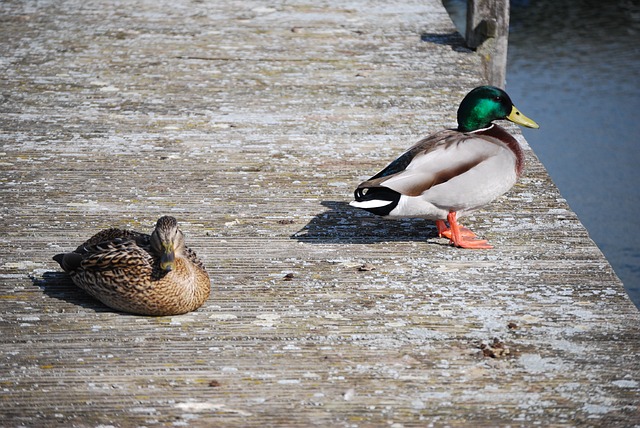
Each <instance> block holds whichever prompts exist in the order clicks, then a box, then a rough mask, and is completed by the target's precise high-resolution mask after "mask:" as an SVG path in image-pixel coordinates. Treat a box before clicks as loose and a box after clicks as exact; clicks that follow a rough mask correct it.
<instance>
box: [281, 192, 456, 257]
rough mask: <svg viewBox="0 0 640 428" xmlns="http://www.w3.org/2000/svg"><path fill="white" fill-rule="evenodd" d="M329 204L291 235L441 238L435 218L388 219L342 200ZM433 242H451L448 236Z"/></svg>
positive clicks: (352, 240)
mask: <svg viewBox="0 0 640 428" xmlns="http://www.w3.org/2000/svg"><path fill="white" fill-rule="evenodd" d="M321 203H322V205H323V206H324V207H326V208H328V211H324V212H322V213H320V214H317V215H316V216H315V217H313V218H312V219H311V220H310V221H309V222H308V223H307V224H306V225H305V226H304V227H303V228H302V229H300V230H298V231H297V232H295V233H294V234H293V235H291V239H296V240H298V241H300V242H306V243H311V244H314V243H316V244H327V243H340V244H372V243H378V242H404V241H409V242H410V241H420V242H425V241H427V240H429V239H431V238H437V237H438V232H437V230H436V228H435V225H434V223H433V222H432V221H428V220H422V219H415V218H412V219H406V220H399V221H398V220H385V219H383V218H381V217H378V216H375V215H373V214H370V213H368V212H366V211H363V210H361V209H358V208H353V207H352V206H350V205H349V204H348V203H346V202H342V201H323V202H321ZM429 243H433V244H440V245H447V246H448V240H444V239H443V240H442V242H436V241H430V242H429Z"/></svg>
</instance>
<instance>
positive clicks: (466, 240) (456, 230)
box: [447, 211, 493, 250]
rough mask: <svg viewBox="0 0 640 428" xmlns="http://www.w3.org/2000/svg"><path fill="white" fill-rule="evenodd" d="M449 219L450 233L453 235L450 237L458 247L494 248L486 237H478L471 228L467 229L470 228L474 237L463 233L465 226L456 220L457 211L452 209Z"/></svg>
mask: <svg viewBox="0 0 640 428" xmlns="http://www.w3.org/2000/svg"><path fill="white" fill-rule="evenodd" d="M447 220H448V221H449V227H450V235H451V236H450V237H449V240H450V241H451V243H453V245H455V246H456V247H460V248H472V249H487V250H488V249H490V248H493V246H492V245H489V243H488V241H486V240H484V239H476V238H475V236H476V235H475V234H474V233H473V232H471V231H470V230H469V229H466V230H469V232H471V235H473V236H472V237H471V236H469V235H468V234H466V233H463V231H462V230H463V229H464V228H462V227H460V225H459V224H458V222H457V221H456V212H455V211H451V212H450V213H449V215H447Z"/></svg>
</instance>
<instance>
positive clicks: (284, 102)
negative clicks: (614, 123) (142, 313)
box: [0, 0, 640, 426]
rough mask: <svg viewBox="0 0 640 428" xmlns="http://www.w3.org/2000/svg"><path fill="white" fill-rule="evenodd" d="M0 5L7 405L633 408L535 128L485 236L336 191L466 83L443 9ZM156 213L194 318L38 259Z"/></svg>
mask: <svg viewBox="0 0 640 428" xmlns="http://www.w3.org/2000/svg"><path fill="white" fill-rule="evenodd" d="M0 12H1V16H2V25H1V26H0V40H2V42H1V43H0V56H1V58H2V60H1V62H0V67H1V69H2V73H0V76H2V77H1V78H0V84H1V85H2V90H1V91H0V93H1V94H2V98H1V100H0V110H1V111H2V132H1V133H0V139H1V141H2V149H1V151H2V159H1V166H0V180H1V183H2V185H1V187H0V191H1V192H2V201H1V207H2V217H1V220H0V221H1V226H2V230H3V234H2V237H1V238H0V278H1V283H0V307H1V309H2V315H1V318H0V326H1V329H2V339H1V340H2V347H1V348H0V384H1V388H0V415H1V416H2V420H3V424H4V425H7V426H19V425H27V426H51V425H53V424H56V423H59V424H62V425H65V426H97V425H113V426H161V425H178V426H181V425H188V426H207V425H210V426H211V425H212V426H219V425H227V426H258V425H260V426H274V425H291V426H310V425H319V426H380V425H383V426H386V425H389V426H426V425H429V424H433V425H448V426H469V425H489V424H492V425H511V426H531V425H534V424H539V425H545V426H549V425H600V426H604V425H607V426H633V425H634V424H638V423H640V417H639V412H638V404H639V401H640V400H639V398H638V392H639V390H640V377H639V375H638V373H639V372H640V361H639V360H638V357H637V356H638V351H639V348H640V340H639V339H640V337H639V336H640V334H639V326H640V323H639V321H640V317H639V315H638V312H637V310H636V309H635V308H634V307H633V305H632V304H631V302H630V301H629V299H628V298H627V296H626V295H625V292H624V290H623V287H622V285H621V283H620V281H619V280H618V279H617V278H616V276H615V274H614V273H613V271H612V270H611V268H610V266H609V265H608V263H607V262H606V260H605V259H604V258H603V256H602V254H601V253H600V251H599V250H598V249H597V247H596V246H595V245H594V244H593V242H592V241H591V240H590V239H589V236H588V234H587V232H586V231H585V229H584V228H583V227H582V225H581V224H580V222H579V221H578V219H577V217H576V216H575V214H574V213H573V212H571V211H570V209H569V207H568V206H567V205H566V203H565V202H564V200H563V199H562V197H561V195H559V193H558V191H557V189H556V188H555V186H554V185H553V183H552V182H551V181H550V179H549V177H548V176H547V174H546V172H545V171H544V168H543V167H542V166H541V165H540V164H539V162H538V161H537V160H536V158H535V156H534V154H533V153H532V152H531V151H530V150H529V149H528V148H527V157H528V165H527V172H526V175H525V177H523V179H522V180H521V182H520V183H519V184H518V185H517V186H516V188H514V189H513V191H511V192H510V193H509V194H508V195H506V196H505V197H504V198H501V199H500V200H499V201H497V202H496V203H494V204H492V205H491V206H489V207H487V208H486V209H485V210H483V211H482V212H478V213H477V214H476V215H475V216H473V217H471V218H469V219H466V222H465V224H469V225H472V226H473V228H474V230H476V231H477V232H478V233H479V234H480V235H481V236H483V237H487V238H489V239H490V240H491V242H492V243H493V244H495V245H496V249H495V250H493V251H477V252H475V251H461V250H457V249H454V248H451V247H449V246H448V245H447V244H446V242H445V241H444V240H441V239H438V238H436V237H435V230H434V228H433V227H432V225H431V224H429V223H427V222H420V221H404V222H385V221H383V220H380V219H377V218H374V217H372V216H369V215H368V214H366V213H363V212H360V211H357V210H354V209H352V208H349V207H348V205H347V202H348V201H349V200H350V197H351V191H352V189H353V187H354V186H355V185H356V184H357V183H358V182H359V180H360V179H361V178H363V177H365V176H367V175H368V174H370V173H372V172H373V171H375V170H377V169H379V168H380V167H382V166H384V165H385V164H386V163H387V162H388V161H389V160H391V159H392V158H393V157H394V156H395V155H397V154H398V153H399V152H400V151H401V150H403V149H404V148H406V147H407V146H409V145H410V144H412V143H413V142H414V141H416V140H417V138H419V136H421V135H424V134H426V133H429V132H433V131H435V130H437V129H440V128H442V127H444V126H451V125H453V124H454V122H455V110H456V107H457V103H458V102H459V101H460V99H461V98H462V96H463V95H464V94H465V93H466V92H467V91H468V90H469V89H470V88H472V87H474V86H476V85H478V84H481V83H482V80H481V79H482V78H481V61H480V58H479V56H478V55H477V54H476V53H473V52H470V51H468V50H467V49H465V48H464V47H463V46H464V41H463V40H462V38H461V37H460V36H459V35H457V33H455V30H454V28H453V25H452V23H451V22H450V20H449V19H448V17H447V15H446V12H445V10H444V9H443V7H442V6H441V4H440V3H439V2H437V1H435V0H427V1H423V0H421V1H411V0H407V1H402V2H400V3H397V2H396V3H394V4H393V5H387V4H386V3H378V2H372V1H365V0H362V1H352V2H347V3H346V4H345V3H342V2H333V1H328V2H322V3H321V4H316V3H310V2H305V1H297V2H271V3H269V4H268V5H266V4H265V3H264V2H259V1H244V0H243V1H242V2H240V1H237V2H236V1H229V2H189V3H181V2H166V1H163V0H160V1H153V2H145V1H130V2H87V1H74V0H67V1H64V2H18V1H5V2H2V3H0ZM515 101H516V103H517V105H518V106H519V107H520V108H521V109H522V110H523V112H525V113H526V114H528V115H530V116H531V117H533V118H535V112H533V111H528V110H527V109H526V100H515ZM541 125H542V126H544V124H541ZM511 129H513V128H511ZM513 130H514V132H517V130H515V129H513ZM519 138H520V139H521V137H519ZM521 141H522V143H523V144H524V145H525V146H526V143H525V142H524V141H523V140H522V139H521ZM162 214H173V215H175V216H176V217H178V218H179V220H180V221H181V225H182V227H183V230H184V231H185V233H186V235H187V242H188V244H189V245H190V246H191V247H193V248H194V249H196V250H197V252H198V254H199V255H200V256H201V257H202V259H203V260H204V261H205V264H206V266H207V268H208V270H209V271H210V273H211V277H212V279H213V281H214V289H213V294H212V297H211V298H210V300H209V301H208V302H207V303H206V304H205V305H204V306H203V307H202V308H201V309H200V310H198V311H197V312H194V313H191V314H188V315H185V316H179V317H163V318H148V317H136V316H128V315H122V314H118V313H114V312H112V311H110V310H108V309H107V308H105V307H103V306H101V305H100V304H98V303H96V302H94V301H92V300H91V299H89V298H88V297H86V296H85V295H83V294H82V293H80V292H79V291H77V290H75V289H74V288H73V286H72V285H71V283H70V281H69V279H68V278H67V277H65V276H64V275H62V274H61V273H60V272H59V269H58V268H57V266H56V264H55V262H53V261H52V260H51V256H52V255H53V254H56V253H57V252H60V251H61V250H68V249H72V248H74V247H75V246H76V245H77V244H78V243H79V242H81V241H82V240H83V239H84V238H86V237H88V236H89V235H90V234H92V233H94V232H95V231H97V230H99V229H101V228H105V227H109V226H119V227H132V228H136V229H143V230H149V229H150V228H151V227H152V226H153V224H154V222H155V220H156V219H157V217H159V216H160V215H162ZM363 264H368V267H367V268H366V269H364V270H361V269H360V266H362V265H363ZM371 268H375V269H373V270H371ZM287 274H293V276H292V277H290V278H285V275H287ZM287 279H288V280H287ZM494 338H497V339H498V340H499V341H500V342H502V343H504V346H506V347H507V348H508V350H509V353H508V354H505V355H502V356H499V357H497V358H491V357H489V356H485V355H484V354H483V351H482V349H481V345H482V344H485V345H492V344H493V341H494ZM485 349H487V348H485ZM495 352H498V353H499V352H500V350H499V348H498V349H496V351H495ZM489 353H490V349H487V354H489Z"/></svg>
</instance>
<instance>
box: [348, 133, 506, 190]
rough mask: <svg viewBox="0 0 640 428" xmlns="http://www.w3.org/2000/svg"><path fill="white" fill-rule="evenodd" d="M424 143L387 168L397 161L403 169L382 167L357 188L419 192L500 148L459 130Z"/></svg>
mask: <svg viewBox="0 0 640 428" xmlns="http://www.w3.org/2000/svg"><path fill="white" fill-rule="evenodd" d="M436 135H438V134H436ZM421 143H422V145H421ZM421 143H418V144H417V145H416V146H414V147H413V148H411V149H409V151H407V152H406V153H405V154H404V155H402V156H401V157H400V158H398V159H397V160H396V161H394V162H393V163H391V164H390V165H389V167H387V168H385V170H389V168H390V167H391V166H392V165H394V163H396V165H400V164H404V169H401V170H398V171H395V172H393V173H391V174H383V172H384V171H385V170H383V171H381V172H380V173H378V174H377V175H375V176H374V177H372V178H371V179H370V180H367V181H365V182H363V183H361V184H360V185H359V186H358V189H366V188H376V187H385V188H388V189H391V190H394V191H396V192H398V193H401V194H403V195H406V196H420V195H421V194H423V193H424V192H425V191H427V190H428V189H430V188H432V187H434V186H437V185H438V184H442V183H446V182H447V181H449V180H451V179H452V178H454V177H458V176H461V175H463V174H465V173H466V172H468V171H469V170H471V169H473V168H474V167H476V166H477V165H479V164H480V163H482V162H484V161H485V160H487V159H488V158H490V157H492V156H495V155H496V153H498V152H499V151H500V150H501V147H500V146H498V145H496V144H495V143H493V142H490V141H487V140H485V139H482V138H477V137H474V136H473V135H469V134H460V133H457V134H456V135H453V134H448V135H445V138H441V139H439V140H438V141H435V142H434V141H430V140H429V139H427V140H423V142H421ZM388 172H389V171H388Z"/></svg>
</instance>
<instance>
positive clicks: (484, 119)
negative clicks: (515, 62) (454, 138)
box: [458, 86, 538, 132]
mask: <svg viewBox="0 0 640 428" xmlns="http://www.w3.org/2000/svg"><path fill="white" fill-rule="evenodd" d="M499 119H506V120H510V121H511V122H513V123H517V124H518V125H522V126H526V127H528V128H538V124H537V123H535V122H534V121H533V120H531V119H529V118H528V117H527V116H525V115H524V114H522V113H520V111H519V110H518V109H517V108H516V107H515V106H514V105H513V103H512V102H511V98H509V95H507V93H506V92H505V91H503V90H502V89H500V88H496V87H495V86H479V87H477V88H475V89H474V90H472V91H471V92H469V93H468V94H467V96H465V97H464V99H463V100H462V102H461V103H460V107H459V108H458V130H459V131H461V132H471V131H476V130H478V129H484V128H488V127H489V126H490V125H491V122H493V121H494V120H499Z"/></svg>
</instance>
